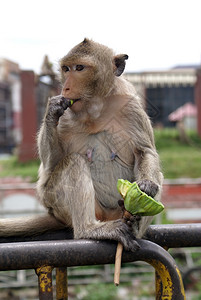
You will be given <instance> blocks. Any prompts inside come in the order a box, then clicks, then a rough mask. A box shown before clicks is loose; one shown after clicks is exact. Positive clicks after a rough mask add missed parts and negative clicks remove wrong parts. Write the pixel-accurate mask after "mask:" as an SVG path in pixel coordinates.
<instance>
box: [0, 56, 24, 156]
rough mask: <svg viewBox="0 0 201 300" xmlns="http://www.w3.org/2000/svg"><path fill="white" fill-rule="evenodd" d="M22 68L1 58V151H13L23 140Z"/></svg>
mask: <svg viewBox="0 0 201 300" xmlns="http://www.w3.org/2000/svg"><path fill="white" fill-rule="evenodd" d="M20 88H21V80H20V69H19V66H18V64H17V63H15V62H12V61H9V60H7V59H4V58H1V59H0V153H5V152H11V151H12V149H13V147H14V146H16V145H18V144H20V142H21V110H22V108H21V101H20Z"/></svg>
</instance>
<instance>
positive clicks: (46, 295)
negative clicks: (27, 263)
mask: <svg viewBox="0 0 201 300" xmlns="http://www.w3.org/2000/svg"><path fill="white" fill-rule="evenodd" d="M36 274H37V275H38V287H39V299H40V300H53V288H52V267H50V266H41V267H39V268H37V269H36Z"/></svg>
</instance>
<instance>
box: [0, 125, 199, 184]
mask: <svg viewBox="0 0 201 300" xmlns="http://www.w3.org/2000/svg"><path fill="white" fill-rule="evenodd" d="M187 134H188V139H189V143H183V142H181V141H180V138H179V133H178V131H177V130H176V129H166V128H165V129H161V130H159V129H156V130H155V141H156V148H157V150H158V153H159V155H160V159H161V166H162V170H163V173H164V176H165V178H179V177H189V178H198V177H201V169H200V166H201V139H200V137H199V136H198V134H197V133H196V132H194V131H189V132H188V133H187ZM38 167H39V161H31V162H27V163H20V162H19V161H18V160H17V157H16V156H13V157H11V158H9V159H7V160H4V161H3V160H2V161H0V177H7V176H21V177H23V178H25V177H30V180H31V181H36V180H37V171H38Z"/></svg>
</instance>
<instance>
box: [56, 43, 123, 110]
mask: <svg viewBox="0 0 201 300" xmlns="http://www.w3.org/2000/svg"><path fill="white" fill-rule="evenodd" d="M126 59H128V55H126V54H120V55H116V56H115V55H114V53H113V51H112V50H111V49H110V48H108V47H106V46H104V45H101V44H98V43H95V42H94V41H92V40H89V39H84V41H83V42H81V43H80V44H78V45H77V46H75V47H74V48H73V49H72V50H70V52H69V53H68V54H67V55H66V56H64V57H63V58H62V59H61V61H60V66H61V79H62V84H63V90H62V94H63V96H64V97H66V98H70V99H73V100H79V101H77V103H75V104H73V106H72V108H71V109H73V110H77V111H79V110H81V109H82V108H83V104H84V103H86V102H87V101H88V102H89V101H90V100H91V99H92V98H104V97H107V96H109V95H110V93H111V91H112V90H113V87H114V81H115V77H116V76H120V75H121V74H122V73H123V71H124V68H125V60H126Z"/></svg>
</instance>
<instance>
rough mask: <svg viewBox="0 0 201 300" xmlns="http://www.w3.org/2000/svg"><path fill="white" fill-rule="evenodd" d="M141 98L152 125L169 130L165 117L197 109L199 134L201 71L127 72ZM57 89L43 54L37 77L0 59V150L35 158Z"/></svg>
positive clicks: (185, 68)
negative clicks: (190, 107) (41, 128)
mask: <svg viewBox="0 0 201 300" xmlns="http://www.w3.org/2000/svg"><path fill="white" fill-rule="evenodd" d="M124 76H125V77H126V78H127V79H128V80H129V81H130V82H131V83H132V84H133V85H134V86H135V88H136V90H137V92H138V94H139V95H140V96H141V98H142V101H143V103H144V106H145V109H146V111H147V113H148V115H149V116H150V119H151V121H152V123H153V125H154V126H155V127H172V126H175V122H171V121H170V119H169V118H168V117H169V115H170V114H171V113H172V112H174V111H175V110H177V109H178V108H179V107H182V106H183V105H185V104H186V103H190V104H195V105H196V107H197V113H198V116H197V119H196V127H198V132H199V134H200V136H201V121H200V120H201V68H200V67H199V66H178V67H175V68H172V69H169V70H165V71H154V72H150V71H149V72H141V73H134V72H133V73H125V75H124ZM59 93H60V85H59V82H58V79H57V76H56V74H55V73H54V72H53V70H52V65H51V63H50V62H49V60H48V57H47V56H45V58H44V62H43V64H42V68H41V74H39V75H36V74H34V72H33V71H21V70H20V69H19V66H18V64H16V63H14V62H11V61H9V60H6V59H0V151H1V152H11V151H12V149H14V147H17V148H18V150H19V157H20V159H21V160H22V161H25V160H29V159H31V158H32V159H34V158H36V155H34V154H36V147H35V137H36V133H37V130H38V129H39V126H40V123H41V120H42V117H43V115H44V112H45V108H46V103H47V99H48V97H52V96H54V95H58V94H59Z"/></svg>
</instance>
